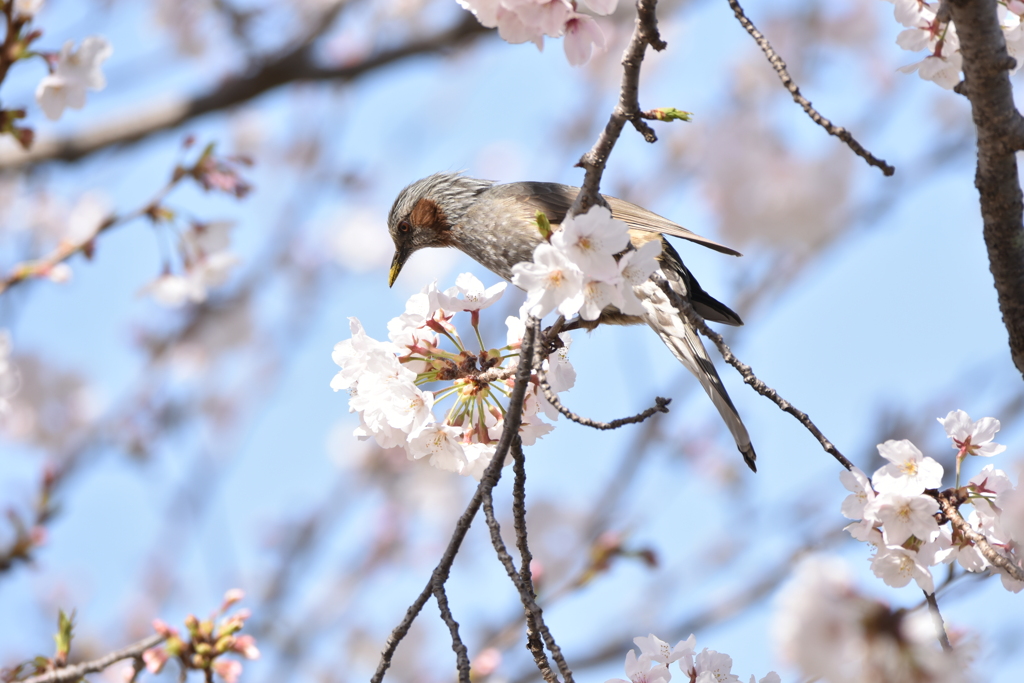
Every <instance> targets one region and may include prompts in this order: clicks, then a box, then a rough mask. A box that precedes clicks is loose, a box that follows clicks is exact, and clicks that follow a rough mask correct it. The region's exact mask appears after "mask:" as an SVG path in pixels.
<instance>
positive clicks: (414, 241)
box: [388, 173, 757, 471]
mask: <svg viewBox="0 0 1024 683" xmlns="http://www.w3.org/2000/svg"><path fill="white" fill-rule="evenodd" d="M578 192H579V188H575V187H571V186H568V185H561V184H558V183H540V182H519V183H508V184H502V185H495V184H494V183H493V182H491V181H487V180H478V179H475V178H468V177H466V176H463V175H460V174H457V173H435V174H434V175H432V176H428V177H426V178H423V179H422V180H418V181H416V182H415V183H412V184H411V185H409V186H408V187H406V188H405V189H404V190H402V191H401V192H400V193H399V195H398V198H397V199H396V200H395V203H394V205H393V206H392V208H391V212H390V213H389V215H388V230H389V232H390V233H391V237H392V239H393V240H394V242H395V257H394V260H393V261H392V265H391V273H390V283H392V284H393V283H394V280H395V278H396V277H397V276H398V273H399V271H401V268H402V266H403V265H404V264H405V262H406V260H408V258H409V256H411V255H412V254H413V253H414V252H416V251H418V250H419V249H423V248H425V247H454V248H456V249H459V250H460V251H462V252H463V253H465V254H467V255H468V256H470V257H471V258H473V259H474V260H475V261H477V262H478V263H480V264H481V265H482V266H484V267H485V268H487V269H488V270H490V271H492V272H494V273H495V274H497V275H498V276H500V277H502V278H504V279H506V280H511V279H512V266H514V265H515V264H517V263H522V262H524V261H531V260H532V259H533V250H534V248H535V247H536V246H537V245H538V244H540V242H541V240H542V237H541V235H540V232H539V231H538V230H537V222H536V214H537V211H543V212H544V213H545V214H546V215H547V217H548V220H549V221H550V222H551V224H552V227H553V228H555V229H557V227H558V224H560V223H561V222H562V220H564V218H565V216H566V214H567V213H568V210H569V207H570V206H571V205H572V203H573V200H574V199H575V198H576V195H577V193H578ZM605 200H606V201H607V202H608V205H609V208H610V209H611V212H612V216H613V217H614V218H617V219H619V220H621V221H623V222H625V223H626V224H627V225H629V227H630V239H631V241H632V243H633V245H634V246H640V245H642V244H644V243H646V242H648V241H650V240H652V239H660V240H661V243H662V252H661V256H660V257H659V259H658V261H659V268H658V270H656V271H655V272H654V274H652V275H651V278H650V279H649V280H647V281H646V282H644V283H642V284H640V285H638V286H636V287H634V288H633V291H634V293H635V294H636V295H637V298H639V299H640V301H641V303H642V304H643V307H644V315H642V316H632V315H625V314H623V313H621V312H620V311H619V310H618V309H616V308H615V307H614V306H609V307H607V308H606V309H605V310H604V311H602V312H601V316H600V317H599V318H598V319H597V320H596V321H584V320H577V321H574V323H573V327H582V328H585V329H593V328H594V327H596V326H597V325H599V324H615V325H633V324H639V323H646V324H647V325H648V326H650V327H651V329H653V330H654V331H655V332H656V333H657V334H658V336H659V337H660V338H661V339H662V341H663V342H664V343H665V345H666V346H667V347H668V348H669V350H670V351H671V352H672V354H673V355H674V356H675V357H676V358H677V359H678V360H679V361H680V362H681V363H682V364H683V365H684V366H685V367H686V369H687V370H689V371H690V372H691V373H693V375H694V376H696V377H697V379H698V380H699V381H700V383H701V386H703V387H704V390H705V391H706V392H707V394H708V396H709V397H710V398H711V401H712V403H714V405H715V407H716V408H717V409H718V412H719V413H720V414H721V416H722V419H723V420H724V421H725V423H726V426H728V428H729V431H730V432H731V433H732V435H733V438H734V439H735V441H736V446H737V448H738V449H739V451H740V453H742V454H743V459H744V460H745V461H746V463H747V465H749V466H750V469H752V470H754V471H756V467H755V464H754V461H755V459H756V457H757V456H756V454H755V453H754V448H753V446H752V445H751V443H750V436H749V435H748V434H747V430H746V427H744V425H743V421H742V420H741V419H740V416H739V414H738V413H737V411H736V407H735V406H734V405H733V403H732V400H731V399H730V398H729V394H728V392H726V390H725V386H724V385H723V384H722V380H721V378H720V377H719V376H718V372H717V370H716V369H715V366H714V364H713V363H712V362H711V358H710V357H709V356H708V353H707V351H706V350H705V349H704V345H703V344H702V343H701V340H700V336H699V335H698V334H697V332H696V331H695V330H694V329H693V328H691V327H690V326H689V325H688V324H687V323H686V321H685V319H684V318H683V316H682V314H681V313H680V310H679V300H680V299H688V300H689V301H690V304H691V305H692V306H693V308H694V310H695V311H696V312H697V313H699V314H700V315H701V316H702V317H703V318H705V319H706V320H709V321H712V322H720V323H724V324H727V325H742V324H743V321H742V320H740V317H739V316H738V315H736V313H734V312H733V311H732V310H731V309H730V308H729V307H728V306H726V305H725V304H723V303H721V302H720V301H718V300H716V299H715V298H714V297H712V296H710V295H709V294H708V293H707V292H705V291H704V290H703V289H702V288H701V287H700V284H699V283H698V282H697V280H696V278H694V277H693V275H692V274H691V273H690V271H689V270H688V269H687V268H686V266H685V265H684V264H683V261H682V259H681V258H680V257H679V254H678V253H677V252H676V250H675V249H674V248H673V247H672V245H670V244H669V243H668V241H667V240H665V239H664V237H663V236H662V235H672V236H675V237H681V238H683V239H686V240H689V241H691V242H696V243H697V244H701V245H704V246H706V247H708V248H710V249H714V250H715V251H719V252H722V253H724V254H731V255H735V256H739V255H740V254H739V252H737V251H735V250H733V249H730V248H729V247H726V246H724V245H721V244H718V243H717V242H714V241H712V240H709V239H707V238H705V237H701V236H700V235H697V234H696V233H694V232H691V231H689V230H687V229H686V228H684V227H682V226H680V225H678V224H676V223H673V222H672V221H670V220H668V219H667V218H664V217H662V216H659V215H657V214H655V213H652V212H650V211H648V210H647V209H644V208H642V207H639V206H637V205H635V204H631V203H629V202H626V201H623V200H621V199H618V198H616V197H609V196H607V195H605Z"/></svg>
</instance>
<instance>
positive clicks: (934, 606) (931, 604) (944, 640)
mask: <svg viewBox="0 0 1024 683" xmlns="http://www.w3.org/2000/svg"><path fill="white" fill-rule="evenodd" d="M923 593H924V599H925V600H926V601H928V611H929V612H930V613H931V615H932V621H933V622H934V623H935V633H936V635H937V636H938V638H939V644H941V645H942V649H943V650H944V651H946V652H952V651H953V646H952V645H950V644H949V636H948V635H946V623H945V622H944V621H943V620H942V614H941V613H940V612H939V603H938V601H937V600H936V599H935V593H929V592H928V591H923Z"/></svg>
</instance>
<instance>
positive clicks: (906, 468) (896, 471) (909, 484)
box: [871, 439, 942, 496]
mask: <svg viewBox="0 0 1024 683" xmlns="http://www.w3.org/2000/svg"><path fill="white" fill-rule="evenodd" d="M878 453H879V454H880V455H881V456H882V457H883V458H885V459H886V460H888V461H889V462H890V463H891V464H889V465H885V466H884V467H880V468H879V469H878V470H876V471H875V473H874V474H873V475H872V476H871V483H872V484H873V485H874V488H875V491H877V492H878V493H897V494H900V495H905V496H910V495H916V494H918V493H922V492H923V491H924V490H925V489H934V488H938V487H939V486H941V485H942V465H940V464H939V463H938V462H936V461H935V460H933V459H932V458H928V457H925V455H924V454H923V453H921V451H919V450H918V449H917V447H916V446H915V445H914V444H912V443H910V441H908V440H906V439H902V440H900V441H894V440H889V441H886V442H885V443H882V444H878Z"/></svg>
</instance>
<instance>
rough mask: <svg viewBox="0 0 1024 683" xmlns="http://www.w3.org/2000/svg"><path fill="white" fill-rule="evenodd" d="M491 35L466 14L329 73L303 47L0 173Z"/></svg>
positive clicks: (38, 148)
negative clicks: (284, 89) (439, 28)
mask: <svg viewBox="0 0 1024 683" xmlns="http://www.w3.org/2000/svg"><path fill="white" fill-rule="evenodd" d="M487 31H488V29H486V28H484V27H483V26H481V25H480V22H478V21H477V20H476V19H475V18H474V17H473V16H472V15H469V14H468V13H467V16H466V17H465V19H464V20H463V21H462V22H460V23H459V24H458V25H456V26H454V27H452V28H450V29H448V30H447V31H442V32H441V33H438V34H435V35H432V36H427V37H423V38H418V39H414V40H412V41H410V42H408V43H406V44H405V45H402V46H401V47H397V48H394V49H391V50H385V51H383V52H379V53H377V54H376V55H373V56H371V57H369V58H367V59H365V60H363V61H361V62H358V63H356V64H352V65H349V66H344V67H325V66H320V65H318V64H316V63H315V61H314V59H315V54H316V50H315V49H314V46H313V45H311V44H307V43H303V44H302V45H301V46H300V47H298V48H295V49H293V50H292V51H290V52H286V53H283V54H282V55H280V56H279V57H277V58H275V59H272V60H270V61H268V62H266V63H264V64H263V65H262V66H260V67H259V68H258V69H257V70H256V71H254V72H252V73H249V74H247V75H243V76H240V77H236V78H232V79H229V80H227V81H225V82H223V83H219V84H217V85H216V86H214V87H212V88H211V89H210V90H209V91H208V92H206V93H205V94H202V95H199V96H197V97H194V98H191V99H183V100H175V101H171V102H165V103H162V104H159V105H155V106H152V107H147V108H142V109H140V110H137V111H133V112H130V113H128V114H126V115H124V116H120V117H117V118H113V119H111V120H109V121H108V122H107V123H104V124H101V125H98V126H96V127H95V128H92V129H89V130H86V131H83V132H80V133H77V134H73V135H70V136H67V137H60V138H51V139H46V138H41V139H37V140H36V143H35V144H34V145H33V147H32V149H31V150H30V151H29V152H24V153H20V152H14V151H12V152H10V153H4V154H2V155H0V169H5V168H17V167H21V166H26V165H30V164H37V163H40V162H43V161H51V160H60V161H75V160H76V159H80V158H82V157H85V156H88V155H89V154H92V153H94V152H97V151H99V150H101V149H104V148H106V147H110V146H113V145H124V144H128V143H132V142H138V141H139V140H141V139H143V138H145V137H148V136H150V135H152V134H154V133H157V132H160V131H162V130H168V129H171V128H175V127H177V126H180V125H181V124H183V123H185V122H186V121H190V120H192V119H194V118H197V117H200V116H203V115H205V114H210V113H213V112H217V111H221V110H224V109H230V108H232V107H236V106H238V105H240V104H244V103H246V102H248V101H249V100H251V99H254V98H256V97H258V96H259V95H262V94H263V93H266V92H269V91H271V90H274V89H275V88H278V87H280V86H283V85H288V84H289V83H294V82H297V81H341V82H345V81H351V80H355V79H356V78H359V77H360V76H363V75H364V74H366V73H368V72H371V71H374V70H376V69H379V68H381V67H384V66H388V65H390V64H392V63H394V62H398V61H401V60H403V59H406V58H409V57H414V56H418V55H423V54H430V53H436V52H447V51H450V50H452V49H454V48H457V47H460V46H462V45H463V44H464V43H467V42H469V41H470V40H472V39H474V38H477V37H480V36H482V35H483V34H484V33H486V32H487Z"/></svg>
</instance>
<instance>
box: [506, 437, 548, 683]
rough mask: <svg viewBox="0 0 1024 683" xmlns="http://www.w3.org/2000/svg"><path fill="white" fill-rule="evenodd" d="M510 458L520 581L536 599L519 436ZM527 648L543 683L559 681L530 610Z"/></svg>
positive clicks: (523, 466)
mask: <svg viewBox="0 0 1024 683" xmlns="http://www.w3.org/2000/svg"><path fill="white" fill-rule="evenodd" d="M512 458H513V460H512V471H513V472H514V473H515V483H514V485H513V487H512V519H513V522H514V524H515V530H516V547H517V548H519V557H520V560H519V579H520V581H521V582H522V584H523V586H525V587H526V588H527V590H529V591H530V595H531V596H533V599H534V600H536V599H537V592H536V591H535V590H534V587H533V570H532V569H531V567H530V563H531V562H533V553H531V552H530V545H529V543H528V541H527V532H526V455H525V454H524V453H523V440H522V439H521V438H519V437H518V436H517V437H516V438H514V439H513V440H512ZM526 649H528V650H529V651H530V653H531V654H532V655H533V661H534V664H536V665H537V669H539V670H540V673H541V676H542V677H543V678H544V680H545V681H556V680H558V677H557V676H556V675H555V673H554V672H553V671H552V670H551V662H549V661H548V656H547V654H546V653H545V652H544V643H543V642H541V636H540V628H539V625H538V624H537V620H536V619H534V617H533V613H532V612H531V611H529V610H526Z"/></svg>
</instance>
